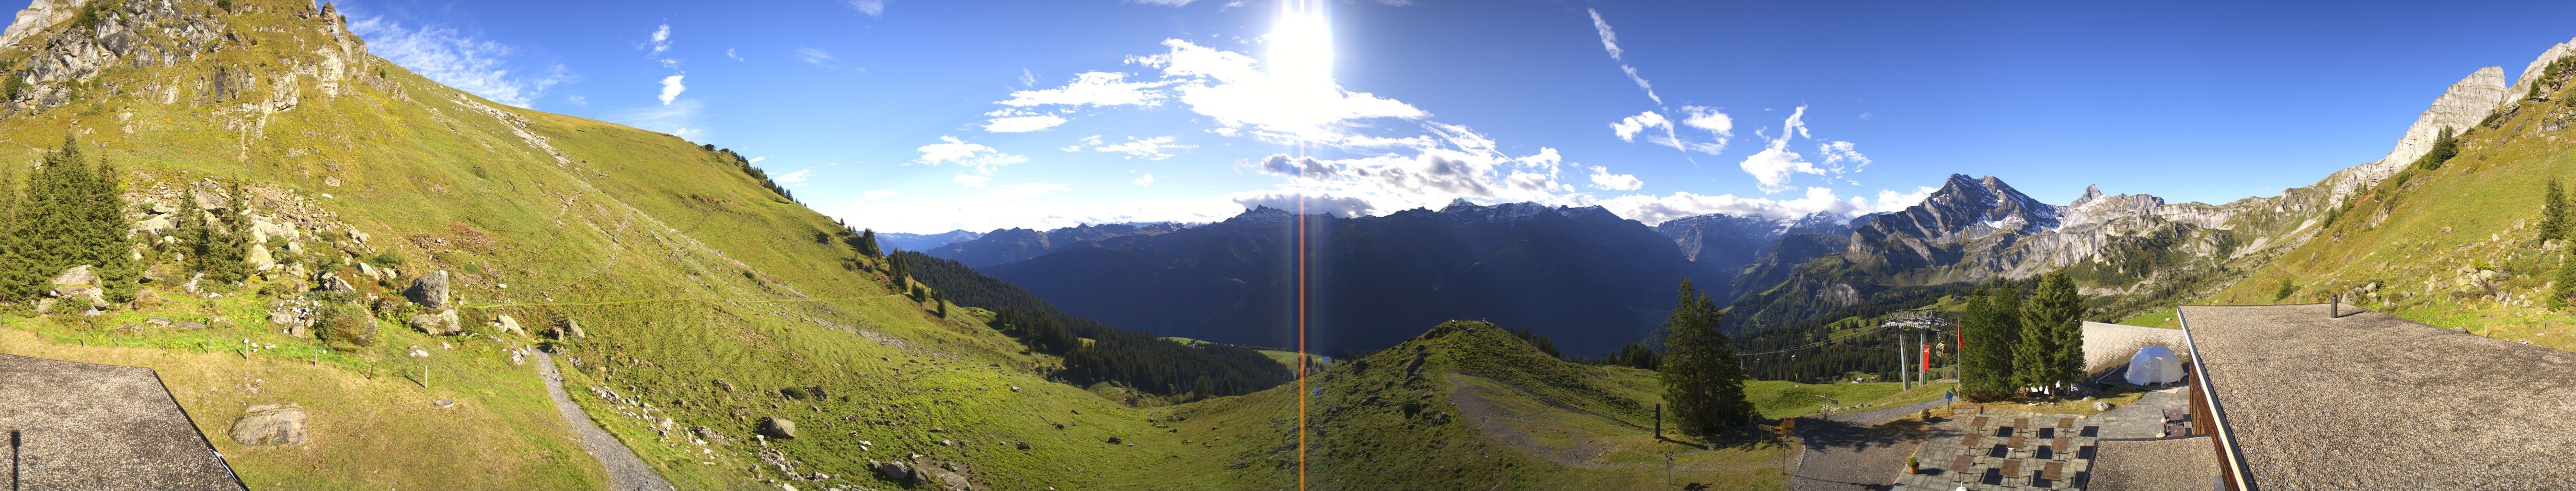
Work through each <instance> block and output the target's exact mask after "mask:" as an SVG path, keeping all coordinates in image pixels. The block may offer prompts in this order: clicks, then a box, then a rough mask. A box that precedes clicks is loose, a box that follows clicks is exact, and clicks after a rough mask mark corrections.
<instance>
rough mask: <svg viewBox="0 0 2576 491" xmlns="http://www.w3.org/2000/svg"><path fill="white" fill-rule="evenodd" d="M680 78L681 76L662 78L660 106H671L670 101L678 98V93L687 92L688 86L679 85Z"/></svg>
mask: <svg viewBox="0 0 2576 491" xmlns="http://www.w3.org/2000/svg"><path fill="white" fill-rule="evenodd" d="M680 77H681V75H672V76H668V77H662V96H661V99H662V105H665V106H668V105H671V100H672V99H678V98H680V91H683V90H689V88H688V86H684V85H680Z"/></svg>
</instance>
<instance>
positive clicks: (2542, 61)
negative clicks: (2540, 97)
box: [2505, 39, 2576, 97]
mask: <svg viewBox="0 0 2576 491" xmlns="http://www.w3.org/2000/svg"><path fill="white" fill-rule="evenodd" d="M2569 55H2576V39H2570V40H2568V41H2567V42H2564V43H2558V44H2557V45H2553V46H2550V47H2549V49H2545V50H2541V51H2540V56H2539V57H2536V58H2532V59H2531V64H2529V65H2524V66H2523V67H2522V76H2520V77H2514V79H2513V86H2512V87H2508V88H2506V90H2505V94H2506V96H2508V97H2521V96H2522V95H2523V94H2524V93H2527V92H2530V91H2531V84H2532V82H2536V81H2539V80H2540V74H2541V73H2542V72H2544V71H2546V70H2547V69H2548V68H2549V64H2550V63H2551V62H2555V61H2558V59H2559V58H2565V57H2567V56H2569Z"/></svg>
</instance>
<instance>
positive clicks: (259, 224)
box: [250, 217, 304, 242]
mask: <svg viewBox="0 0 2576 491" xmlns="http://www.w3.org/2000/svg"><path fill="white" fill-rule="evenodd" d="M250 233H251V238H254V239H259V240H260V241H261V242H266V241H268V238H269V237H284V238H286V240H296V239H301V238H303V236H304V234H302V233H299V232H296V230H295V227H290V226H286V225H280V224H278V223H277V222H271V221H268V220H266V219H261V218H258V217H252V218H251V219H250Z"/></svg>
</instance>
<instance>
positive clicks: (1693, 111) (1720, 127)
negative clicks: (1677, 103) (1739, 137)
mask: <svg viewBox="0 0 2576 491" xmlns="http://www.w3.org/2000/svg"><path fill="white" fill-rule="evenodd" d="M1682 113H1683V114H1688V115H1690V116H1689V117H1685V118H1682V126H1689V127H1692V128H1699V129H1703V130H1708V132H1709V134H1713V135H1717V141H1718V144H1719V145H1725V144H1726V139H1727V138H1728V137H1733V136H1735V118H1731V117H1727V116H1726V113H1724V112H1720V111H1718V110H1717V108H1714V107H1706V106H1682Z"/></svg>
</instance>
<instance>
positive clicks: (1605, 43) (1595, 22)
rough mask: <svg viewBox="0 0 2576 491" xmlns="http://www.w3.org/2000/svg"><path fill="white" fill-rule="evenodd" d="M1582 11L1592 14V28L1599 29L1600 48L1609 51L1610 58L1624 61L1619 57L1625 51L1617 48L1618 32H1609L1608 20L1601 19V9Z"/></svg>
mask: <svg viewBox="0 0 2576 491" xmlns="http://www.w3.org/2000/svg"><path fill="white" fill-rule="evenodd" d="M1583 11H1584V12H1585V13H1589V14H1592V30H1595V31H1600V33H1601V49H1602V50H1604V51H1609V52H1610V60H1611V61H1625V60H1622V59H1620V58H1621V57H1622V56H1624V55H1626V54H1627V52H1626V51H1622V50H1620V49H1619V33H1617V32H1611V30H1610V21H1607V20H1602V19H1601V11H1599V10H1593V9H1583Z"/></svg>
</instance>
